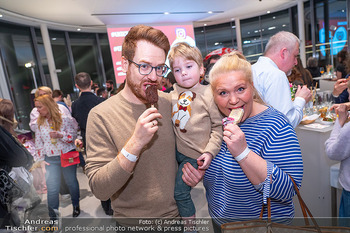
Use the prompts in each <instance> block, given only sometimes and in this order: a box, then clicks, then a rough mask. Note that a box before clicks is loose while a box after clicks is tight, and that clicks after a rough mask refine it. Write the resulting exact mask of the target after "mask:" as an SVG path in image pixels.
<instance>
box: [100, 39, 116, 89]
mask: <svg viewBox="0 0 350 233" xmlns="http://www.w3.org/2000/svg"><path fill="white" fill-rule="evenodd" d="M99 39H100V47H101V53H102V58H103V65H104V69H105V74H106V80H113V81H114V82H115V76H114V70H113V61H112V55H111V49H110V47H109V42H108V35H107V34H99ZM98 84H99V86H100V87H102V86H103V85H104V81H102V82H100V83H98Z"/></svg>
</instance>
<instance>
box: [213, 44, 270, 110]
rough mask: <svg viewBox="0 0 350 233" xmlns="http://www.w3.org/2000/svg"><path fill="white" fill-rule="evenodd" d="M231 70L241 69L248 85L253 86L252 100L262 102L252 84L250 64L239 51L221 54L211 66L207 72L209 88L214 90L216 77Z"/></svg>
mask: <svg viewBox="0 0 350 233" xmlns="http://www.w3.org/2000/svg"><path fill="white" fill-rule="evenodd" d="M232 71H241V72H242V73H243V74H244V76H245V79H246V80H247V81H248V83H249V84H250V86H251V87H252V88H253V92H254V100H255V101H256V102H258V103H261V104H264V101H263V100H262V99H261V97H260V95H259V93H258V91H257V90H256V88H255V87H254V85H253V75H252V66H251V64H250V63H249V62H248V61H247V60H246V58H245V57H244V56H243V55H242V54H241V53H239V52H237V51H235V52H231V53H229V54H225V55H223V56H222V57H221V58H220V59H219V60H218V61H217V62H216V63H215V65H214V66H213V68H212V69H211V70H210V72H209V82H210V84H211V88H212V90H213V91H214V90H215V88H216V85H217V83H216V81H217V78H218V77H219V76H220V75H222V74H226V73H230V72H232Z"/></svg>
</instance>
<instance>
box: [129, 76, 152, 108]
mask: <svg viewBox="0 0 350 233" xmlns="http://www.w3.org/2000/svg"><path fill="white" fill-rule="evenodd" d="M126 83H127V85H128V86H129V88H130V90H131V92H132V93H133V94H134V95H135V96H136V97H137V98H138V99H139V100H141V101H142V102H143V103H147V100H146V98H145V97H144V96H142V94H141V93H142V86H143V82H141V83H139V84H137V83H135V82H134V81H133V80H132V79H131V78H129V77H128V73H127V74H126Z"/></svg>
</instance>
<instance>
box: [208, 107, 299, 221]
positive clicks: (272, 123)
mask: <svg viewBox="0 0 350 233" xmlns="http://www.w3.org/2000/svg"><path fill="white" fill-rule="evenodd" d="M240 128H241V130H242V131H243V132H244V134H245V137H246V140H247V144H248V147H249V149H251V150H252V151H254V152H255V153H256V154H257V155H259V156H261V157H262V158H264V159H265V160H267V162H268V166H269V164H270V165H271V166H273V170H272V176H271V183H270V182H269V183H270V185H265V186H264V185H260V186H259V188H258V189H256V188H255V187H254V186H253V185H252V184H251V183H250V181H249V180H248V178H247V177H246V175H245V173H244V172H243V170H242V169H241V167H240V166H239V164H238V163H237V162H236V160H235V159H234V158H233V156H232V155H231V153H230V151H229V150H228V148H227V145H226V143H225V142H224V141H223V143H222V146H221V150H220V152H219V154H218V155H217V156H216V157H215V159H213V161H212V162H211V164H210V167H209V168H208V170H207V171H206V172H205V175H204V180H203V182H204V186H205V188H206V195H207V200H208V207H209V214H210V216H211V217H212V218H214V221H215V222H216V223H217V224H220V225H221V224H223V223H226V222H232V221H237V220H249V219H258V218H259V215H260V212H261V207H262V205H263V193H264V189H266V187H268V188H269V189H270V190H268V189H267V190H265V193H266V191H267V195H268V196H269V197H270V199H271V217H272V218H283V219H291V218H293V217H294V205H293V200H292V197H293V196H294V195H295V191H294V187H293V183H292V181H291V179H290V178H289V176H288V175H290V176H291V177H293V179H294V181H295V182H296V184H297V186H298V187H300V186H301V180H302V177H303V161H302V157H301V151H300V146H299V142H298V139H297V136H296V134H295V131H294V129H293V127H292V126H291V125H290V124H289V122H288V119H287V118H286V117H285V115H283V114H282V113H280V112H279V111H277V110H275V109H274V108H271V107H268V109H266V110H265V111H263V112H261V113H260V114H258V115H256V116H253V117H250V118H248V119H246V120H245V121H244V122H243V123H241V124H240ZM266 217H267V208H264V218H266Z"/></svg>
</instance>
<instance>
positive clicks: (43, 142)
mask: <svg viewBox="0 0 350 233" xmlns="http://www.w3.org/2000/svg"><path fill="white" fill-rule="evenodd" d="M34 103H35V107H36V108H37V111H38V112H39V117H38V120H37V130H36V133H35V145H36V152H37V154H38V156H39V157H41V158H43V159H44V160H45V161H44V164H45V168H46V174H45V179H46V186H47V202H48V207H49V215H50V218H51V219H56V218H57V217H58V216H57V213H58V207H59V191H60V184H61V175H60V173H61V170H62V173H63V177H64V180H65V182H66V184H67V185H68V188H69V192H70V195H71V200H72V204H73V217H77V216H78V215H79V214H80V208H79V183H78V180H77V176H76V170H77V165H72V166H68V167H61V160H60V155H61V153H67V152H69V151H74V150H75V145H74V143H73V142H74V139H75V138H76V135H77V127H76V124H74V123H73V121H72V118H70V117H67V116H64V115H61V113H60V111H59V108H58V106H57V104H56V102H55V101H54V100H53V98H52V97H51V96H50V95H41V96H38V97H37V98H35V100H34Z"/></svg>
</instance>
